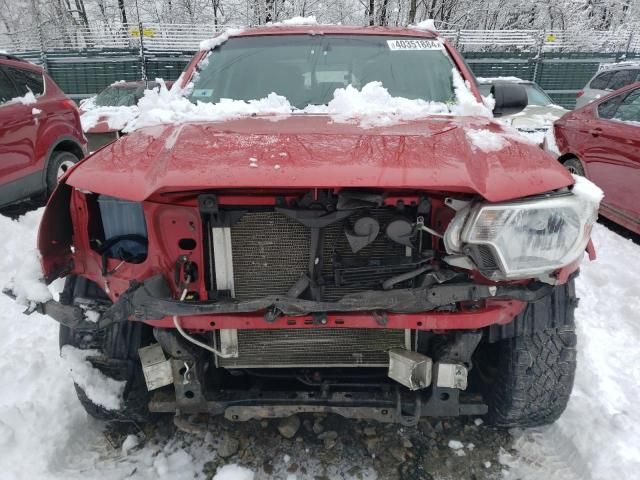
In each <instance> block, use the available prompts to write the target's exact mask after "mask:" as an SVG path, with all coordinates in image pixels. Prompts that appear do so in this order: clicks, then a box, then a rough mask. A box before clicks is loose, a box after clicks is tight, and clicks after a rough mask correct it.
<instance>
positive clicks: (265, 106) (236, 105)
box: [124, 81, 293, 132]
mask: <svg viewBox="0 0 640 480" xmlns="http://www.w3.org/2000/svg"><path fill="white" fill-rule="evenodd" d="M178 85H179V82H176V83H175V84H174V85H173V87H172V88H171V90H168V89H167V87H166V86H165V85H164V82H161V81H160V87H159V88H154V89H153V90H147V91H146V92H145V95H144V97H142V98H141V99H140V101H139V102H138V109H139V113H138V116H137V117H136V118H134V119H132V120H131V121H130V122H129V123H128V125H127V126H126V128H125V129H124V131H125V132H131V131H133V130H137V129H138V128H142V127H149V126H153V125H162V124H167V123H175V124H179V123H184V122H216V121H222V120H229V119H233V118H238V117H246V116H252V115H264V114H279V115H288V114H290V113H291V111H292V109H293V107H292V106H291V104H290V103H289V101H288V100H287V99H286V98H284V97H282V96H280V95H276V94H275V93H271V94H269V95H268V96H267V97H266V98H263V99H260V100H250V101H248V102H245V101H242V100H229V99H222V100H221V101H220V102H218V103H205V102H200V101H199V102H197V103H195V104H194V103H192V102H190V101H189V100H188V99H187V98H186V97H184V96H182V93H183V91H182V90H181V89H180V88H179V86H178Z"/></svg>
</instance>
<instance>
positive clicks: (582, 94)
mask: <svg viewBox="0 0 640 480" xmlns="http://www.w3.org/2000/svg"><path fill="white" fill-rule="evenodd" d="M637 81H640V61H631V62H619V63H608V64H603V65H601V66H600V70H598V73H596V74H595V76H594V77H593V78H592V79H591V80H590V81H589V83H587V85H586V87H584V89H583V90H581V91H579V92H578V96H577V98H576V108H580V107H582V106H584V105H586V104H587V103H589V102H593V101H594V100H597V99H598V98H600V97H603V96H605V95H608V94H609V93H611V92H613V91H614V90H618V89H620V88H622V87H626V86H627V85H631V84H632V83H633V82H637Z"/></svg>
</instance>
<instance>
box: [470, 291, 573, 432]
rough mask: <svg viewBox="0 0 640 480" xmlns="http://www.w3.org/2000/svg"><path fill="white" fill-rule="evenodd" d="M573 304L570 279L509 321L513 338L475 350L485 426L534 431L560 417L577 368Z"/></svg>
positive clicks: (487, 344) (569, 393) (486, 344)
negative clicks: (485, 411)
mask: <svg viewBox="0 0 640 480" xmlns="http://www.w3.org/2000/svg"><path fill="white" fill-rule="evenodd" d="M576 303H577V301H576V298H575V294H574V286H573V280H571V281H570V282H569V283H568V284H567V285H562V286H558V287H556V288H555V289H554V291H553V293H552V294H551V295H549V296H548V297H546V298H544V299H541V300H540V301H538V302H535V303H531V304H528V305H527V307H526V309H525V311H524V312H523V313H522V314H520V315H519V316H518V317H516V319H514V323H515V324H516V325H515V328H514V329H513V331H514V332H515V335H513V336H511V337H510V338H503V339H501V340H499V341H497V342H495V343H485V344H483V345H481V347H480V348H479V349H478V352H477V355H476V360H475V362H476V365H477V367H478V371H479V372H480V376H481V377H482V380H481V381H482V385H483V387H482V389H483V391H484V392H483V393H484V399H485V402H486V403H487V405H488V407H489V413H488V415H487V420H488V423H490V424H492V425H495V426H499V427H534V426H539V425H547V424H550V423H553V422H555V421H556V420H557V419H558V418H559V417H560V415H561V414H562V412H563V411H564V410H565V408H566V406H567V403H568V402H569V397H570V395H571V390H572V388H573V381H574V376H575V369H576V334H575V324H574V317H573V310H574V308H575V305H576ZM507 336H508V335H507Z"/></svg>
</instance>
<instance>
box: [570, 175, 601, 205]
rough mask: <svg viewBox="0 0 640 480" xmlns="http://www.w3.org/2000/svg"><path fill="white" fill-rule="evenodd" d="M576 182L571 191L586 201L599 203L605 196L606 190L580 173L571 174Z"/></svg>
mask: <svg viewBox="0 0 640 480" xmlns="http://www.w3.org/2000/svg"><path fill="white" fill-rule="evenodd" d="M571 176H572V177H573V180H574V181H575V183H574V184H573V188H572V189H571V191H572V192H573V194H574V195H577V196H578V197H581V198H582V199H583V200H584V201H585V202H591V203H594V204H596V205H599V204H600V202H601V201H602V199H603V198H604V192H603V191H602V189H601V188H600V187H598V186H597V185H596V184H595V183H593V182H592V181H591V180H589V179H588V178H585V177H582V176H580V175H574V174H571Z"/></svg>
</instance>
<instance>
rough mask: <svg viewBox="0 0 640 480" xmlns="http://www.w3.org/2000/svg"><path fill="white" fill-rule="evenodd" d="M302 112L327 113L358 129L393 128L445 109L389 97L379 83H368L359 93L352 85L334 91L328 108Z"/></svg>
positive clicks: (308, 108) (336, 119) (441, 104)
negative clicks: (358, 126) (356, 122)
mask: <svg viewBox="0 0 640 480" xmlns="http://www.w3.org/2000/svg"><path fill="white" fill-rule="evenodd" d="M304 111H305V112H307V113H324V114H328V115H330V116H331V118H332V120H333V121H335V122H351V121H358V122H359V123H360V125H361V126H363V127H365V128H368V127H380V126H387V125H393V124H396V123H398V122H402V121H407V120H414V119H417V118H424V117H427V116H429V115H446V114H448V113H449V108H448V107H447V105H446V104H444V103H441V102H426V101H424V100H409V99H408V98H402V97H393V96H391V94H389V91H388V90H387V89H386V88H384V87H383V86H382V83H380V82H370V83H368V84H366V85H365V86H363V87H362V90H358V89H357V88H354V87H353V86H352V85H348V86H347V87H346V88H338V89H336V90H335V92H334V94H333V99H332V100H331V101H330V102H329V103H328V105H326V106H323V105H320V106H316V105H310V106H308V107H307V108H305V110H304Z"/></svg>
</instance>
